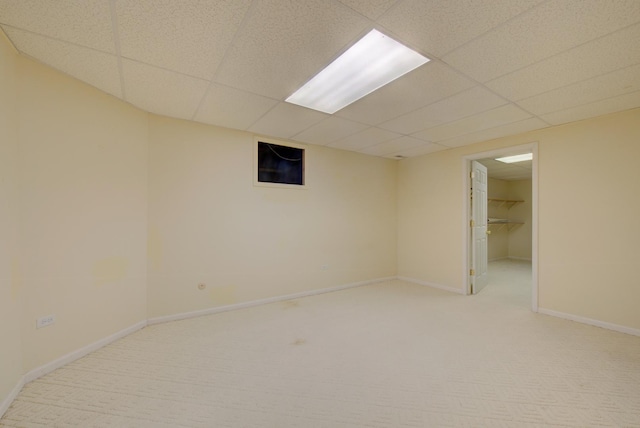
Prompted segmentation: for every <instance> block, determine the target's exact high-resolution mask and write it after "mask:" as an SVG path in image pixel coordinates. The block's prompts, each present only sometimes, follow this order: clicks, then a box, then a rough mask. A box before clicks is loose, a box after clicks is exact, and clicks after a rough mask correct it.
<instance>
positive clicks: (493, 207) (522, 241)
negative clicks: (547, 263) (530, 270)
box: [488, 178, 532, 260]
mask: <svg viewBox="0 0 640 428" xmlns="http://www.w3.org/2000/svg"><path fill="white" fill-rule="evenodd" d="M531 189H532V181H531V180H510V181H506V180H498V179H495V178H489V183H488V195H489V198H500V199H512V200H517V201H523V202H518V203H516V204H504V203H500V202H492V201H489V203H488V212H489V217H494V218H503V219H507V220H510V221H513V222H522V223H524V224H512V225H510V226H506V225H495V226H489V230H491V235H489V245H488V247H489V248H488V253H489V260H499V259H505V258H515V259H526V260H531V248H532V239H531V230H532V228H531V225H532V223H531V217H532V216H531V214H532V203H531V202H532V199H531Z"/></svg>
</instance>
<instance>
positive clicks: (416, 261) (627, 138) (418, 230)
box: [398, 109, 640, 329]
mask: <svg viewBox="0 0 640 428" xmlns="http://www.w3.org/2000/svg"><path fill="white" fill-rule="evenodd" d="M533 141H538V142H539V146H538V150H539V152H538V153H539V156H538V159H539V160H538V165H539V170H538V171H539V179H538V186H539V187H538V189H539V191H538V198H539V199H538V216H539V235H538V239H539V247H538V248H539V250H538V251H539V252H538V257H539V271H538V275H539V306H540V307H541V308H544V309H548V310H553V311H558V312H563V313H568V314H573V315H576V316H580V317H585V318H589V319H595V320H600V321H604V322H609V323H613V324H618V325H622V326H627V327H631V328H635V329H638V328H640V311H638V308H637V302H639V301H640V287H638V279H637V278H638V275H637V272H636V271H637V263H638V260H640V245H638V238H640V223H639V222H637V221H636V217H637V213H638V212H639V211H640V200H639V199H638V198H636V197H635V195H638V194H639V193H640V180H638V177H637V162H638V159H639V158H640V144H639V143H638V142H639V141H640V109H635V110H630V111H626V112H622V113H618V114H613V115H608V116H603V117H599V118H595V119H592V120H587V121H582V122H577V123H573V124H568V125H564V126H558V127H553V128H549V129H546V130H540V131H536V132H530V133H526V134H521V135H517V136H513V137H508V138H503V139H499V140H494V141H489V142H485V143H480V144H475V145H472V146H467V147H461V148H457V149H452V150H447V151H444V152H438V153H434V154H430V155H426V156H423V157H419V158H410V159H406V160H403V161H401V162H400V165H399V170H398V189H399V190H398V217H399V226H398V257H399V259H398V274H399V275H401V276H407V277H412V278H415V279H418V280H422V281H428V282H434V283H437V284H440V285H444V286H448V287H453V288H457V289H460V290H462V289H463V285H464V283H465V281H466V277H465V275H464V272H463V270H464V260H463V245H464V242H465V241H464V235H463V211H464V208H463V192H464V190H463V189H464V188H465V186H463V173H462V169H463V162H462V158H463V156H465V155H469V154H474V153H480V152H484V151H488V150H494V149H496V148H501V147H509V146H515V145H520V144H526V143H530V142H533ZM612 207H615V216H613V217H612V214H611V213H612V212H613V211H612Z"/></svg>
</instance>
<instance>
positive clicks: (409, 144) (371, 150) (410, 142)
mask: <svg viewBox="0 0 640 428" xmlns="http://www.w3.org/2000/svg"><path fill="white" fill-rule="evenodd" d="M427 144H428V143H427ZM424 145H425V142H424V141H422V140H418V139H416V138H411V137H400V138H396V139H395V140H391V141H386V142H384V143H380V144H376V145H375V146H371V147H366V148H364V149H362V150H359V151H360V153H366V154H368V155H373V156H387V155H389V154H391V153H398V152H401V151H403V150H409V149H413V148H416V147H419V146H424Z"/></svg>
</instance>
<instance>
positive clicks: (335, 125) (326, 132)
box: [293, 116, 368, 145]
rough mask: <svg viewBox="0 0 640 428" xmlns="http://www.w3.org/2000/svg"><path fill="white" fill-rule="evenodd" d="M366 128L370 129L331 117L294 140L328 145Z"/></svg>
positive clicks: (356, 123)
mask: <svg viewBox="0 0 640 428" xmlns="http://www.w3.org/2000/svg"><path fill="white" fill-rule="evenodd" d="M366 128H368V126H367V125H364V124H362V123H358V122H353V121H351V120H347V119H343V118H341V117H338V116H330V117H328V118H326V119H324V120H323V121H322V122H319V123H316V124H315V125H313V126H311V127H310V128H308V129H306V130H304V131H302V132H301V133H299V134H297V135H295V136H293V139H294V140H296V141H301V142H304V143H310V144H319V145H327V144H331V143H333V142H334V141H337V140H339V139H341V138H345V137H348V136H349V135H352V134H355V133H356V132H360V131H363V130H364V129H366Z"/></svg>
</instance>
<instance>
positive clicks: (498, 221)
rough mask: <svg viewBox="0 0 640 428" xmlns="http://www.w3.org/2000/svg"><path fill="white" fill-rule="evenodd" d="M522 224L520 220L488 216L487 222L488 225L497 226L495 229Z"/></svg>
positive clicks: (509, 227) (509, 228)
mask: <svg viewBox="0 0 640 428" xmlns="http://www.w3.org/2000/svg"><path fill="white" fill-rule="evenodd" d="M520 224H524V222H522V221H513V220H507V219H506V218H490V219H489V221H488V222H487V226H488V227H492V226H493V227H497V229H496V230H500V229H502V228H503V227H505V226H507V230H511V229H513V228H514V227H515V226H517V225H520Z"/></svg>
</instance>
